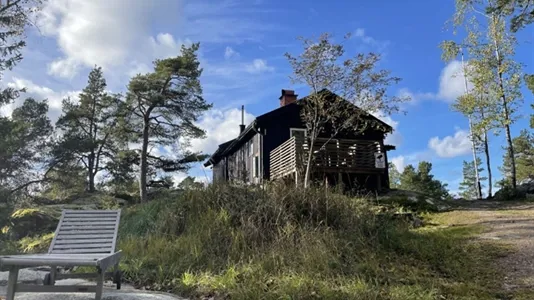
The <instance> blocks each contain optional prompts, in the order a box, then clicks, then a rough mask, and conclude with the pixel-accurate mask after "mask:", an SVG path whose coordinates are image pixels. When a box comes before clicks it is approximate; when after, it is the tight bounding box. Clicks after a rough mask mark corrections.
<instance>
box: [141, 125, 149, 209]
mask: <svg viewBox="0 0 534 300" xmlns="http://www.w3.org/2000/svg"><path fill="white" fill-rule="evenodd" d="M148 126H149V124H148V120H145V123H144V127H143V145H142V147H141V163H140V168H139V196H140V198H141V203H145V202H146V201H147V190H146V175H147V171H148V165H147V163H148V162H147V151H148Z"/></svg>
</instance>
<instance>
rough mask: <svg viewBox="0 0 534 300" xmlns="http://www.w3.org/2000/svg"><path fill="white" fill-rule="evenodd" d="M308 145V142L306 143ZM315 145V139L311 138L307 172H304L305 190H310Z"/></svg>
mask: <svg viewBox="0 0 534 300" xmlns="http://www.w3.org/2000/svg"><path fill="white" fill-rule="evenodd" d="M304 142H305V143H306V141H304ZM314 143H315V138H310V143H309V145H308V147H309V149H308V157H307V159H306V171H305V172H304V188H308V182H309V181H310V173H311V163H312V156H313V144H314Z"/></svg>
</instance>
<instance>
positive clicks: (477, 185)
mask: <svg viewBox="0 0 534 300" xmlns="http://www.w3.org/2000/svg"><path fill="white" fill-rule="evenodd" d="M462 69H463V71H464V85H465V86H464V88H465V94H466V95H467V94H468V93H469V87H468V85H467V70H466V69H465V64H464V53H463V51H462ZM469 132H470V133H471V148H472V149H473V164H474V166H475V189H476V191H477V198H478V199H480V198H482V189H481V186H480V175H479V174H478V161H477V150H476V143H475V133H474V132H473V119H472V116H471V115H469Z"/></svg>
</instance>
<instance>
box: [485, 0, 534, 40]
mask: <svg viewBox="0 0 534 300" xmlns="http://www.w3.org/2000/svg"><path fill="white" fill-rule="evenodd" d="M486 10H487V11H488V13H497V14H502V15H507V16H512V18H511V21H510V30H511V31H512V32H516V31H518V30H520V29H521V28H524V27H526V26H527V25H529V24H530V23H532V22H534V4H533V3H532V1H531V0H496V1H493V2H491V5H489V6H488V7H487V8H486Z"/></svg>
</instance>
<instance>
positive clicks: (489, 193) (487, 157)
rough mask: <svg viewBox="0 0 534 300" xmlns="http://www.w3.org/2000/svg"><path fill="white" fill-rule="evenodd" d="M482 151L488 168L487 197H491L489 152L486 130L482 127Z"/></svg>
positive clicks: (491, 183)
mask: <svg viewBox="0 0 534 300" xmlns="http://www.w3.org/2000/svg"><path fill="white" fill-rule="evenodd" d="M484 153H485V154H486V168H487V170H488V198H491V197H493V194H492V185H493V182H492V179H491V163H490V154H489V143H488V132H487V131H486V130H485V129H484Z"/></svg>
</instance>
